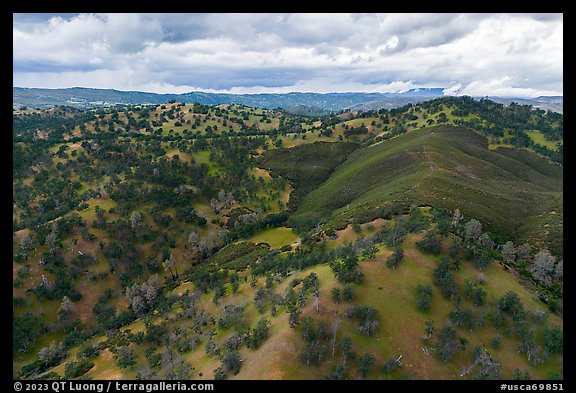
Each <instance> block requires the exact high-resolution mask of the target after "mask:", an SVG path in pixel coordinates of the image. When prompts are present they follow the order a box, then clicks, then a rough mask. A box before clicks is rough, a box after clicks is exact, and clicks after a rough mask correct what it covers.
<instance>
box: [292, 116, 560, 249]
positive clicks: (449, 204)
mask: <svg viewBox="0 0 576 393" xmlns="http://www.w3.org/2000/svg"><path fill="white" fill-rule="evenodd" d="M561 192H562V168H561V167H559V166H557V165H553V164H550V163H548V162H547V161H546V160H544V159H542V158H540V157H539V156H538V155H536V154H534V153H531V152H528V151H522V153H518V151H517V150H516V149H515V151H514V153H513V154H509V152H506V151H501V149H498V150H495V151H490V150H488V149H487V142H486V139H485V138H484V137H482V136H480V135H478V134H476V133H474V132H471V131H469V130H467V129H462V128H456V127H451V126H439V127H432V128H427V129H422V130H420V131H418V132H410V133H406V134H403V135H400V136H398V137H396V138H393V139H391V140H388V141H385V142H383V143H380V144H378V145H375V146H372V147H367V148H362V149H358V150H356V151H355V152H353V153H351V154H350V155H349V156H348V158H347V160H346V161H345V162H344V163H343V164H341V165H340V166H338V167H337V168H336V169H335V170H334V173H332V174H331V175H330V177H329V178H328V179H327V180H326V181H325V182H324V183H322V185H321V186H320V187H318V188H316V189H315V190H314V191H312V192H310V193H309V194H308V195H306V196H305V198H304V199H303V201H302V203H301V204H300V206H299V207H298V209H297V211H296V212H295V213H294V215H293V217H292V221H291V223H292V225H293V226H297V227H301V226H305V227H306V226H307V227H312V226H314V225H316V223H318V222H320V223H323V224H324V226H325V227H332V228H342V227H343V226H345V225H346V224H348V223H350V222H351V221H359V222H366V221H369V220H371V219H374V218H376V217H379V216H382V214H383V213H384V212H385V211H386V208H387V207H389V206H392V205H401V206H404V207H407V206H410V205H433V206H438V207H443V208H448V209H450V210H455V209H456V208H459V209H460V210H461V211H462V212H463V213H464V215H465V216H466V217H474V218H477V219H479V220H480V221H481V222H483V223H485V226H486V228H487V229H488V230H490V231H492V232H494V233H497V234H499V235H501V236H503V237H513V238H514V237H521V236H529V233H526V231H525V229H529V228H522V226H523V225H524V224H526V221H527V218H530V217H535V216H538V215H540V214H543V213H544V212H546V211H548V210H549V208H550V201H551V197H552V196H554V195H559V194H561ZM560 237H561V236H560Z"/></svg>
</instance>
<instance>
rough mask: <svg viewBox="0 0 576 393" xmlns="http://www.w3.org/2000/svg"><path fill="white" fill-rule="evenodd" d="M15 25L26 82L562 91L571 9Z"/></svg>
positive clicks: (111, 18) (160, 88) (113, 17)
mask: <svg viewBox="0 0 576 393" xmlns="http://www.w3.org/2000/svg"><path fill="white" fill-rule="evenodd" d="M13 20H14V24H13V48H14V49H13V62H14V84H15V85H16V86H27V87H69V86H86V87H106V88H116V89H134V90H144V91H157V92H169V91H173V92H183V91H189V90H193V89H202V90H207V91H214V90H217V91H231V92H256V91H267V92H272V91H278V92H280V91H306V90H304V89H310V90H308V91H320V90H321V91H385V90H383V89H387V88H391V86H395V85H402V84H403V85H404V86H411V87H446V88H447V89H446V90H445V92H446V93H450V94H452V93H451V92H452V91H454V92H456V91H459V92H460V93H462V92H465V94H473V93H472V92H482V94H483V92H485V91H488V90H491V91H493V92H494V91H496V92H499V94H500V93H501V94H508V93H509V92H512V93H514V94H522V95H541V94H540V93H542V92H549V93H551V94H555V95H556V94H562V91H563V83H562V80H563V68H562V64H563V18H562V15H561V14H544V15H540V14H536V15H534V14H510V15H509V14H479V15H478V14H212V15H205V14H80V15H71V16H66V17H58V16H54V17H51V18H46V17H42V16H41V15H39V16H37V17H35V16H33V15H26V16H25V17H24V16H19V15H18V14H16V15H15V16H14V18H13ZM456 86H458V87H456ZM169 89H173V90H169ZM184 89H188V90H184ZM359 89H360V90H359ZM474 94H475V93H474ZM490 95H494V93H491V94H490Z"/></svg>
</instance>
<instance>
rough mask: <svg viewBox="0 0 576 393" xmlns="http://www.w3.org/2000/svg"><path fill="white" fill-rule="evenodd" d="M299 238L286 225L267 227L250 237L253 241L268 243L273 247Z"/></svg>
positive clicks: (279, 246) (287, 243) (281, 245)
mask: <svg viewBox="0 0 576 393" xmlns="http://www.w3.org/2000/svg"><path fill="white" fill-rule="evenodd" d="M297 240H298V236H296V235H295V234H294V232H292V229H291V228H286V227H280V228H269V229H265V230H263V231H261V232H258V233H257V234H255V235H254V236H252V237H251V238H249V239H248V241H250V242H253V243H267V244H268V245H269V246H270V248H272V249H274V248H281V247H283V246H287V245H290V244H292V243H294V242H295V241H297Z"/></svg>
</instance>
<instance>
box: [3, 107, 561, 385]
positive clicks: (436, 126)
mask: <svg viewBox="0 0 576 393" xmlns="http://www.w3.org/2000/svg"><path fill="white" fill-rule="evenodd" d="M465 127H467V128H465ZM12 132H13V147H12V149H13V157H14V159H13V182H12V185H13V190H12V197H13V239H12V241H13V260H12V266H13V274H12V293H13V303H12V304H13V309H12V312H13V314H12V315H13V318H12V321H13V325H12V326H13V335H12V340H13V341H12V342H13V347H12V352H13V360H12V372H13V377H14V378H15V379H52V378H65V379H83V378H92V379H154V378H158V379H213V378H216V379H220V378H224V379H325V378H330V379H499V378H505V379H512V378H515V379H530V378H533V379H546V378H554V379H557V378H562V376H563V341H562V325H563V259H562V255H563V253H562V247H563V240H562V239H563V237H562V234H563V206H562V204H563V180H562V174H563V169H562V162H563V148H562V142H563V119H562V116H561V115H558V114H552V113H546V112H543V111H538V110H533V109H531V108H530V107H527V106H526V107H525V106H522V107H519V106H510V107H506V108H504V107H502V106H499V105H496V104H495V103H493V102H491V101H486V100H480V101H479V102H476V101H474V100H468V99H466V98H449V99H438V100H432V101H428V102H424V103H421V104H419V105H416V106H413V105H407V106H405V107H402V108H395V109H391V110H386V109H382V110H379V111H377V112H376V111H370V112H350V111H345V112H341V113H331V114H329V115H326V116H321V117H317V118H310V117H301V116H297V115H294V114H290V113H288V112H285V111H282V110H276V109H274V110H266V109H258V108H250V107H246V106H243V105H238V104H234V105H228V104H226V105H218V106H211V105H201V104H198V103H195V104H183V103H177V102H169V103H166V104H158V105H142V106H127V105H126V106H115V107H110V108H100V109H96V110H85V111H83V110H76V109H72V108H67V107H56V108H53V109H50V110H37V111H36V110H34V111H30V110H22V111H15V112H14V116H13V131H12ZM536 133H540V134H541V135H540V134H536ZM533 137H537V138H536V139H534V141H536V142H538V143H535V142H534V141H533ZM541 143H542V144H544V145H547V146H549V147H550V149H549V148H548V147H546V146H544V145H542V144H541ZM552 147H554V149H551V148H552ZM509 239H510V240H512V241H513V243H512V242H507V240H509ZM335 321H338V324H337V325H335ZM432 325H433V327H434V329H432V330H433V332H431V331H430V330H431V328H432ZM482 348H485V349H486V350H483V349H482ZM486 351H487V352H486ZM400 356H401V358H400Z"/></svg>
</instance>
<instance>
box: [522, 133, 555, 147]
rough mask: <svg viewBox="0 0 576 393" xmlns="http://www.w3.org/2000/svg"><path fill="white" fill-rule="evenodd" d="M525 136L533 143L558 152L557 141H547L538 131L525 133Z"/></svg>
mask: <svg viewBox="0 0 576 393" xmlns="http://www.w3.org/2000/svg"><path fill="white" fill-rule="evenodd" d="M526 134H527V135H528V136H529V137H530V138H531V139H532V140H533V141H534V143H537V144H539V145H542V146H545V147H547V148H548V149H550V150H558V146H557V144H558V141H549V140H548V139H546V137H545V136H544V134H542V133H541V132H540V131H538V130H532V131H526ZM560 143H562V141H560Z"/></svg>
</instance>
